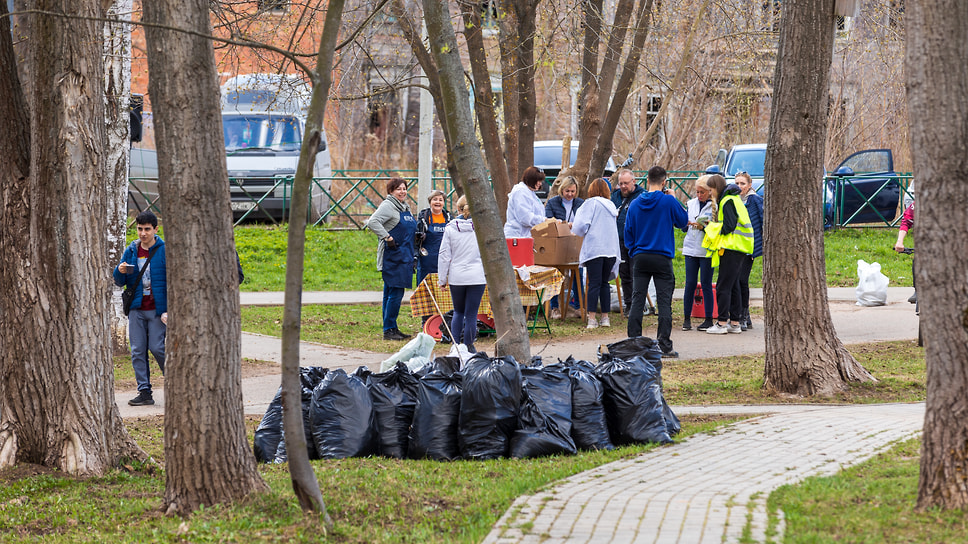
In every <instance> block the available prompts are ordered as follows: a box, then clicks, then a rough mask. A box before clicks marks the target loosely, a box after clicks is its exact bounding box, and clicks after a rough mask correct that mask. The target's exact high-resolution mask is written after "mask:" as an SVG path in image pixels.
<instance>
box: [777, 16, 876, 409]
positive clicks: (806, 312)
mask: <svg viewBox="0 0 968 544" xmlns="http://www.w3.org/2000/svg"><path fill="white" fill-rule="evenodd" d="M833 7H834V5H833V2H830V1H829V0H792V1H789V2H784V3H783V15H782V19H781V21H780V44H779V52H778V54H777V63H776V75H775V76H774V82H775V85H774V88H773V105H772V111H771V113H770V135H769V139H768V142H769V143H768V144H767V152H766V172H765V178H766V180H767V183H766V196H765V199H766V200H767V201H769V202H786V203H789V204H790V205H784V206H767V207H766V212H765V220H764V223H763V242H764V243H763V246H764V247H763V250H764V251H763V255H764V259H763V278H764V283H763V293H764V314H765V321H766V366H765V370H764V374H765V376H764V382H765V387H766V388H767V389H770V390H773V391H776V392H780V393H789V394H794V395H824V396H826V395H833V394H835V393H837V392H839V391H843V390H844V389H845V388H846V384H847V382H851V381H872V380H874V377H873V376H871V374H870V373H869V372H868V371H867V370H866V369H864V367H862V366H861V365H860V363H858V362H857V361H856V360H855V359H854V357H853V356H852V355H851V354H850V353H849V352H848V351H847V349H846V348H844V346H843V344H842V343H841V342H840V339H839V338H838V337H837V331H836V330H834V326H833V322H832V321H831V318H830V308H829V307H828V305H827V274H826V270H825V266H824V250H823V213H822V209H821V207H820V206H819V204H818V203H819V202H822V194H821V184H820V180H819V177H818V172H819V169H820V167H821V165H823V146H824V133H825V131H826V126H827V123H826V118H827V115H826V114H827V95H828V92H829V91H828V88H829V79H830V59H831V55H832V54H833V43H834V13H833Z"/></svg>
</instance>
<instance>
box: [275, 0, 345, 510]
mask: <svg viewBox="0 0 968 544" xmlns="http://www.w3.org/2000/svg"><path fill="white" fill-rule="evenodd" d="M343 6H344V0H330V1H329V4H328V6H327V8H326V20H325V22H324V24H323V34H322V37H321V40H320V42H319V55H318V56H317V59H316V72H315V74H311V75H312V76H313V78H314V79H315V81H314V82H313V92H312V98H311V101H310V105H309V111H308V113H307V117H306V132H305V134H304V135H303V142H302V148H301V149H300V152H299V165H298V166H297V168H296V177H295V180H294V181H293V190H292V209H293V210H306V209H308V208H309V191H310V185H311V183H312V181H313V165H314V164H315V162H316V152H317V150H318V149H319V144H320V143H322V141H323V119H324V117H325V114H326V103H327V100H328V98H329V89H330V87H331V86H332V83H333V55H334V52H335V49H336V38H337V36H338V35H339V26H340V20H341V19H342V16H343ZM288 242H289V243H288V248H287V250H286V296H285V309H284V311H283V317H282V405H283V428H284V431H285V433H284V437H285V440H286V455H287V457H288V459H289V476H290V479H291V481H292V489H293V492H294V493H295V494H296V497H297V498H298V499H299V506H300V507H301V508H302V509H303V511H305V512H320V513H321V514H322V516H323V520H324V522H325V523H326V524H327V525H331V524H332V520H331V519H330V517H329V514H328V513H327V512H326V505H325V503H324V502H323V496H322V494H321V493H320V491H319V481H318V480H316V473H315V472H314V471H313V467H312V465H311V464H309V453H308V449H307V447H306V433H305V432H304V430H303V424H304V423H303V412H302V384H301V381H300V379H299V332H300V328H301V319H302V317H301V316H302V284H303V260H304V259H305V256H306V214H304V213H294V214H290V218H289V241H288Z"/></svg>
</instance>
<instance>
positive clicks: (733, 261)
mask: <svg viewBox="0 0 968 544" xmlns="http://www.w3.org/2000/svg"><path fill="white" fill-rule="evenodd" d="M745 258H746V254H745V253H740V252H739V251H734V250H732V249H727V250H726V251H725V252H723V254H722V255H720V257H719V279H718V280H717V281H716V304H717V305H718V306H719V315H718V316H717V318H718V320H719V322H720V323H722V322H725V321H727V320H732V321H739V317H740V315H741V314H742V312H743V297H742V296H741V295H740V290H739V273H740V269H741V268H742V267H743V259H745Z"/></svg>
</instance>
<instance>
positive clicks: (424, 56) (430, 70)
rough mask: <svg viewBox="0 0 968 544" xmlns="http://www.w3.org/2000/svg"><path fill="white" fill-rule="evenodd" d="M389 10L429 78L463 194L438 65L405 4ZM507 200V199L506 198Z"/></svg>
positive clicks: (454, 175)
mask: <svg viewBox="0 0 968 544" xmlns="http://www.w3.org/2000/svg"><path fill="white" fill-rule="evenodd" d="M389 8H390V11H391V13H393V16H394V17H396V19H397V23H398V24H399V26H400V31H401V32H402V33H403V39H404V40H406V41H407V43H408V44H410V50H411V51H413V56H414V57H416V59H417V64H419V65H420V68H421V70H423V73H424V77H426V78H427V86H428V87H429V90H430V95H431V96H432V97H433V98H434V111H436V112H437V119H438V120H440V129H441V133H442V134H443V135H444V144H445V147H446V149H447V172H448V174H450V179H452V180H455V181H456V183H455V184H454V185H455V186H456V187H457V192H458V194H463V191H464V190H463V189H461V187H460V178H459V177H458V175H457V166H456V165H455V164H454V154H453V152H452V147H453V146H452V145H451V144H450V133H449V132H448V127H447V123H444V122H443V121H442V120H443V119H444V110H443V109H442V106H441V104H442V101H441V100H440V75H439V74H438V73H437V64H436V63H435V62H434V58H433V56H432V55H431V54H430V51H427V48H426V47H425V46H424V43H423V38H422V37H421V33H420V31H418V30H417V27H416V24H415V23H414V21H413V19H412V18H411V16H410V11H408V10H406V9H405V8H404V5H403V2H402V1H401V0H393V1H392V2H390V4H389ZM505 200H507V199H506V198H505Z"/></svg>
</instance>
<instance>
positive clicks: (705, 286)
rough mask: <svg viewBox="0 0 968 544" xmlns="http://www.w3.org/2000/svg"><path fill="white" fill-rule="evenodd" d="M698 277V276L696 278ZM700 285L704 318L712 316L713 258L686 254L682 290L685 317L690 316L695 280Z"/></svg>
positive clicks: (694, 295)
mask: <svg viewBox="0 0 968 544" xmlns="http://www.w3.org/2000/svg"><path fill="white" fill-rule="evenodd" d="M697 277H698V278H697ZM697 279H698V281H699V282H700V285H702V306H703V309H704V310H705V311H706V319H712V318H713V317H715V316H713V260H712V259H710V258H707V257H690V256H688V255H686V285H685V289H684V290H683V292H682V302H683V308H684V310H685V313H684V314H683V315H685V316H686V317H685V319H686V320H688V319H689V318H690V317H691V316H692V306H693V302H694V301H695V297H696V281H697Z"/></svg>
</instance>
